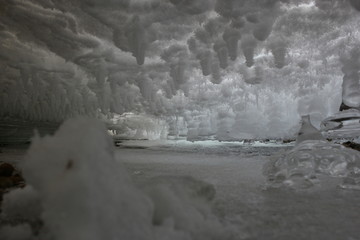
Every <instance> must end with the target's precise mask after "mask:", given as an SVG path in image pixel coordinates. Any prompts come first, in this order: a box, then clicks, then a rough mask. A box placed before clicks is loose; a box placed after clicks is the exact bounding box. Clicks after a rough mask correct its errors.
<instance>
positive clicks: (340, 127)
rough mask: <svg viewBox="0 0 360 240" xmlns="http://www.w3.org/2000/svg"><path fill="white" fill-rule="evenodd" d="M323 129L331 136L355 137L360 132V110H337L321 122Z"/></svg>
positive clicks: (325, 133)
mask: <svg viewBox="0 0 360 240" xmlns="http://www.w3.org/2000/svg"><path fill="white" fill-rule="evenodd" d="M320 127H321V131H322V132H323V134H324V136H326V137H329V138H354V137H358V136H359V133H360V111H359V110H357V109H348V110H344V111H341V112H337V113H335V114H334V115H332V116H330V117H328V118H325V119H324V120H323V121H322V122H321V126H320Z"/></svg>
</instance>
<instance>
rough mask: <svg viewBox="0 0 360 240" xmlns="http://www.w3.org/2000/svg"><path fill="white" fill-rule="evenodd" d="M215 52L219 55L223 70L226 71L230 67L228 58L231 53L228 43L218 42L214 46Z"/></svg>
mask: <svg viewBox="0 0 360 240" xmlns="http://www.w3.org/2000/svg"><path fill="white" fill-rule="evenodd" d="M214 51H215V52H216V54H217V57H218V59H219V63H220V67H221V68H222V69H226V68H227V66H228V57H229V52H228V48H227V45H226V42H224V41H218V42H216V43H215V44H214Z"/></svg>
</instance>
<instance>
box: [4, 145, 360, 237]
mask: <svg viewBox="0 0 360 240" xmlns="http://www.w3.org/2000/svg"><path fill="white" fill-rule="evenodd" d="M290 148H292V145H291V144H281V143H276V142H273V143H266V144H265V143H259V142H255V143H253V144H243V143H238V142H217V141H204V142H195V143H191V142H187V141H184V140H181V141H165V142H164V141H161V142H156V141H126V142H122V143H120V144H119V145H118V146H117V147H116V150H115V151H116V159H118V160H120V161H123V162H124V163H125V166H126V168H127V169H128V171H129V173H130V175H131V176H132V178H133V180H134V182H135V184H136V185H138V186H139V187H141V186H143V185H145V184H146V183H147V182H148V181H149V180H150V179H152V178H154V177H158V176H171V177H176V176H193V177H194V178H196V179H199V180H202V181H205V182H207V183H210V184H213V185H214V187H215V189H216V197H215V199H214V200H213V202H212V208H213V211H214V213H215V215H216V216H217V217H218V218H219V219H220V220H221V221H222V222H223V223H224V224H226V225H228V226H231V227H232V228H233V229H234V231H235V232H236V234H237V236H236V237H234V238H231V239H266V240H271V239H274V240H275V239H276V240H279V239H293V240H295V239H296V240H297V239H316V240H318V239H336V240H338V239H345V240H355V239H360V227H359V226H360V191H352V190H342V189H340V188H338V187H337V184H338V180H336V179H332V178H328V179H326V181H322V182H321V185H319V186H316V187H314V188H311V189H307V190H300V191H292V190H286V189H272V190H265V189H264V186H265V185H264V183H265V177H264V176H263V174H262V168H263V165H264V164H265V163H266V162H268V161H269V158H270V157H271V156H272V155H274V154H277V153H278V152H280V151H285V150H288V149H290ZM24 153H25V148H24V147H20V148H3V149H2V153H0V160H2V161H10V162H13V163H20V162H21V158H22V156H23V155H24ZM200 239H201V238H200ZM216 239H217V238H216ZM219 239H222V238H221V237H220V238H219ZM224 239H225V238H224ZM226 239H229V238H226Z"/></svg>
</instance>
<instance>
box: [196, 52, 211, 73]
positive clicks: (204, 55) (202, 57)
mask: <svg viewBox="0 0 360 240" xmlns="http://www.w3.org/2000/svg"><path fill="white" fill-rule="evenodd" d="M197 58H198V59H199V61H200V66H201V70H202V73H203V75H204V76H209V75H210V74H211V62H212V53H211V51H210V50H204V51H202V52H200V53H199V54H198V55H197Z"/></svg>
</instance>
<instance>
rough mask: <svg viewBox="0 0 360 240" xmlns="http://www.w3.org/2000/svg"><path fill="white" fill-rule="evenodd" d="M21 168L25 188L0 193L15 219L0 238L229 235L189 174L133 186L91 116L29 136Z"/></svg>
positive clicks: (209, 192)
mask: <svg viewBox="0 0 360 240" xmlns="http://www.w3.org/2000/svg"><path fill="white" fill-rule="evenodd" d="M22 169H23V174H24V176H25V179H26V182H27V184H28V186H27V187H26V188H24V189H18V190H15V191H13V192H10V193H9V194H6V195H5V196H4V201H3V204H2V209H4V211H3V212H2V215H1V217H2V219H7V220H11V219H15V220H16V219H17V220H16V221H15V222H14V221H13V223H15V224H13V225H11V226H10V225H3V226H2V228H1V229H0V236H2V238H1V239H2V240H12V239H16V240H17V239H19V240H20V239H23V240H25V239H26V240H28V239H34V238H35V239H36V238H40V239H49V240H73V239H77V240H91V239H94V240H99V239H139V240H141V239H176V240H177V239H179V240H185V239H186V240H188V239H220V236H221V239H228V238H229V237H231V235H232V231H231V230H230V228H229V227H227V226H225V225H223V224H222V223H221V221H220V220H219V219H218V218H217V217H216V216H215V215H214V214H213V213H212V211H211V199H212V198H213V196H214V194H215V190H214V187H213V186H212V185H210V184H208V183H205V182H202V181H199V180H196V179H194V178H192V177H177V178H173V177H167V178H158V179H154V180H151V181H150V182H149V184H147V185H146V186H143V187H142V188H140V187H137V186H135V184H133V182H132V180H131V178H130V176H129V174H128V173H127V171H126V169H125V167H124V166H123V164H122V162H119V161H117V160H116V159H115V157H114V152H113V142H112V140H111V138H110V136H109V135H108V134H107V130H106V127H105V126H104V124H103V123H101V122H99V121H97V120H91V119H86V118H78V119H73V120H68V121H66V122H65V123H64V124H63V125H62V126H61V127H60V129H59V130H58V131H57V132H56V134H55V135H54V136H46V137H44V138H40V137H35V138H34V139H33V142H32V145H31V147H30V149H29V151H28V153H27V155H26V157H25V159H24V163H23V165H22ZM19 219H21V220H19ZM34 219H35V220H34ZM34 221H38V222H42V223H43V224H41V225H40V226H39V225H34V224H33V222H34ZM16 223H18V224H16ZM29 226H31V227H29Z"/></svg>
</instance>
